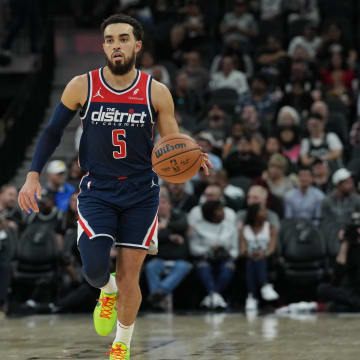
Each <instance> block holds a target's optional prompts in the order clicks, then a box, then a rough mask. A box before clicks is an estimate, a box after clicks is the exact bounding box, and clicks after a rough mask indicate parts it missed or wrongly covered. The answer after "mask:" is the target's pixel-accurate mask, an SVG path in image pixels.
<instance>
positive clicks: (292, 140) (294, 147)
mask: <svg viewBox="0 0 360 360" xmlns="http://www.w3.org/2000/svg"><path fill="white" fill-rule="evenodd" d="M278 133H279V141H280V147H281V153H282V154H283V155H284V156H286V158H287V159H288V160H289V162H290V164H291V165H293V166H295V165H296V164H297V163H298V161H299V159H300V128H299V127H298V126H296V125H290V126H289V125H281V126H278Z"/></svg>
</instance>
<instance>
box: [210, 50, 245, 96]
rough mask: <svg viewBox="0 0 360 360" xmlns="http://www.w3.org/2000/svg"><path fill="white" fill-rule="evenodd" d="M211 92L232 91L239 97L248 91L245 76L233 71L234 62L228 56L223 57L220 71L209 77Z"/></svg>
mask: <svg viewBox="0 0 360 360" xmlns="http://www.w3.org/2000/svg"><path fill="white" fill-rule="evenodd" d="M209 86H210V89H211V90H216V89H223V88H226V89H233V90H235V91H237V93H238V94H239V95H242V94H244V93H245V92H247V91H248V89H249V85H248V82H247V79H246V76H245V74H244V73H243V72H242V71H239V70H236V69H235V64H234V60H233V58H232V57H230V56H224V57H223V59H222V64H221V69H220V70H219V71H217V72H216V73H215V74H213V75H212V76H211V81H210V83H209Z"/></svg>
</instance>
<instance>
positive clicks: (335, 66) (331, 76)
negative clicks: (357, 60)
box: [320, 52, 354, 89]
mask: <svg viewBox="0 0 360 360" xmlns="http://www.w3.org/2000/svg"><path fill="white" fill-rule="evenodd" d="M320 74H321V76H322V81H323V83H324V85H326V86H328V87H330V86H334V85H337V84H338V85H342V86H344V87H346V88H347V89H350V88H351V85H352V80H353V79H354V72H353V71H352V70H349V69H347V67H346V62H345V59H344V58H343V56H342V54H341V53H339V52H333V53H332V54H331V58H330V63H329V65H328V67H326V68H323V69H321V70H320Z"/></svg>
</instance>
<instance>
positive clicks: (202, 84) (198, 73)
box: [181, 50, 209, 91]
mask: <svg viewBox="0 0 360 360" xmlns="http://www.w3.org/2000/svg"><path fill="white" fill-rule="evenodd" d="M184 58H185V65H184V66H183V68H182V69H181V70H182V71H184V72H186V74H187V75H188V77H189V82H190V85H189V86H190V89H194V90H197V91H204V89H206V88H207V86H208V82H209V72H208V71H207V70H206V68H205V67H203V66H202V65H201V55H200V53H199V52H198V51H196V50H192V51H190V52H188V53H187V54H185V55H184Z"/></svg>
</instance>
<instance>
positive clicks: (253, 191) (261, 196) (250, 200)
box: [237, 185, 280, 232]
mask: <svg viewBox="0 0 360 360" xmlns="http://www.w3.org/2000/svg"><path fill="white" fill-rule="evenodd" d="M268 195H269V193H268V191H267V190H266V189H265V188H264V187H263V186H259V185H253V186H251V188H250V189H249V191H248V194H247V199H246V203H247V206H248V207H249V206H253V205H255V204H259V205H260V207H261V208H262V209H263V211H264V212H265V215H266V221H268V222H269V223H270V225H271V226H273V227H274V228H275V229H276V230H277V232H278V231H279V229H280V219H279V216H278V215H277V214H276V212H274V211H272V210H270V209H269V208H268V205H267V202H268ZM246 217H247V209H245V210H240V211H239V212H238V213H237V221H238V226H239V228H242V227H243V226H244V221H245V219H246Z"/></svg>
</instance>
